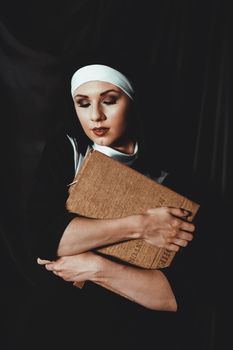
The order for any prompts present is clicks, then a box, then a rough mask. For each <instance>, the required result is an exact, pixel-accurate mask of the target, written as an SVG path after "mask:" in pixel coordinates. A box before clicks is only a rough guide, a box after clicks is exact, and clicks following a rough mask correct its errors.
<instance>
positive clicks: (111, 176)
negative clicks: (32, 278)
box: [66, 150, 199, 286]
mask: <svg viewBox="0 0 233 350" xmlns="http://www.w3.org/2000/svg"><path fill="white" fill-rule="evenodd" d="M162 206H171V207H177V208H184V209H186V210H188V211H190V213H191V214H190V216H189V217H188V221H190V222H191V221H192V220H193V218H194V216H195V215H196V213H197V211H198V209H199V204H197V203H195V202H194V201H192V200H190V199H188V198H186V197H184V196H183V195H181V194H179V193H176V192H175V191H173V190H171V189H170V188H168V187H166V186H164V185H162V184H158V183H156V182H155V181H154V180H152V179H150V178H149V177H147V176H145V175H143V174H141V173H139V172H138V171H136V170H134V169H132V168H130V167H128V166H126V165H124V164H122V163H120V162H119V161H117V160H114V159H113V158H110V157H108V156H106V155H104V154H102V153H100V152H99V151H95V150H91V151H90V152H89V153H88V154H87V156H86V157H85V159H84V161H83V164H82V166H81V168H80V170H79V172H78V173H77V175H76V177H75V179H74V181H73V182H72V184H71V186H70V188H69V197H68V199H67V203H66V207H67V210H68V211H70V212H73V213H77V214H79V215H81V216H85V217H89V218H99V219H105V218H119V217H123V216H128V215H133V214H141V213H144V212H145V211H146V210H147V209H149V208H155V207H162ZM97 252H99V253H101V254H104V255H106V256H108V257H114V258H116V259H119V260H120V261H124V262H127V263H129V264H132V265H136V266H140V267H142V268H146V269H157V268H164V267H168V266H169V265H170V264H171V262H172V260H173V258H174V255H175V253H174V252H171V251H169V250H167V249H163V248H158V247H156V246H154V245H151V244H149V243H147V242H145V241H144V240H141V239H135V240H129V241H124V242H120V243H114V244H111V245H109V246H104V247H100V248H98V249H97ZM80 286H81V285H80Z"/></svg>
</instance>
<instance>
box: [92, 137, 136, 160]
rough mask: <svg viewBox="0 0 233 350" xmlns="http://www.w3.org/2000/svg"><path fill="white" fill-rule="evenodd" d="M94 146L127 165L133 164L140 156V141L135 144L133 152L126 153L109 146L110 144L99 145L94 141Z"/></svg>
mask: <svg viewBox="0 0 233 350" xmlns="http://www.w3.org/2000/svg"><path fill="white" fill-rule="evenodd" d="M92 148H93V149H95V150H96V151H99V152H101V153H103V154H105V155H106V156H109V157H111V158H114V159H116V160H118V161H120V162H121V163H123V164H126V165H131V164H133V162H134V161H135V160H136V159H137V157H138V143H137V142H136V143H135V146H134V152H133V153H131V154H126V153H123V152H120V151H118V150H116V149H114V148H111V147H108V146H101V145H97V144H96V143H94V144H93V145H92Z"/></svg>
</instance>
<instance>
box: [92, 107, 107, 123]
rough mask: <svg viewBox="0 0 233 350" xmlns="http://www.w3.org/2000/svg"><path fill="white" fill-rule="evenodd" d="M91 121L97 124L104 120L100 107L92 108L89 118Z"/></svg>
mask: <svg viewBox="0 0 233 350" xmlns="http://www.w3.org/2000/svg"><path fill="white" fill-rule="evenodd" d="M90 119H91V121H93V122H98V121H103V120H105V119H107V118H106V116H105V114H104V112H103V111H102V109H101V107H100V106H93V108H92V110H91V117H90Z"/></svg>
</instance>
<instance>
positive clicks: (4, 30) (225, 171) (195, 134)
mask: <svg viewBox="0 0 233 350" xmlns="http://www.w3.org/2000/svg"><path fill="white" fill-rule="evenodd" d="M230 3H231V2H230V1H220V0H213V1H207V0H204V1H191V0H186V1H185V0H183V1H181V0H178V1H171V0H163V1H162V0H161V1H143V2H135V1H94V2H92V1H84V0H83V1H69V2H60V3H57V2H55V1H49V2H43V1H40V2H32V1H25V0H24V1H19V2H16V1H2V2H1V5H0V16H1V21H0V42H1V46H0V67H1V69H0V83H1V85H0V86H1V139H0V142H1V144H0V146H1V148H0V149H1V154H0V156H1V183H0V184H1V227H0V232H1V247H0V252H1V281H2V282H1V293H2V294H1V310H2V312H1V319H2V321H3V327H2V329H1V338H2V343H4V342H6V343H7V342H8V344H9V349H11V348H13V347H12V345H11V344H13V343H12V339H14V337H15V338H16V339H21V340H22V341H23V339H24V337H25V336H26V334H27V326H26V325H27V320H28V318H30V312H32V311H31V310H32V309H33V307H32V305H35V304H36V301H35V300H34V294H33V292H32V290H33V288H34V274H35V267H34V266H33V264H31V261H30V258H29V257H28V246H27V241H26V239H25V236H24V230H25V229H24V225H25V207H26V203H27V198H28V195H29V193H30V188H31V185H32V181H33V175H34V171H35V168H36V166H37V163H38V161H39V159H40V155H41V151H42V150H43V147H44V144H45V142H46V139H47V138H48V137H49V135H50V133H51V132H52V131H53V130H54V128H55V126H56V125H58V124H59V123H60V122H62V121H63V120H64V119H65V118H66V115H67V110H69V108H70V105H71V98H70V95H69V90H68V89H69V78H70V75H71V74H72V72H73V71H74V70H75V69H76V68H77V67H78V66H80V65H82V64H87V63H89V62H92V63H93V61H94V60H98V61H103V63H107V64H108V63H109V64H111V63H114V64H115V65H117V66H119V67H120V68H121V69H123V71H124V70H125V71H126V72H127V73H128V74H129V75H130V76H132V78H133V79H135V84H136V85H137V87H138V91H139V94H141V100H142V103H141V104H142V108H143V110H144V111H145V120H144V123H145V130H146V137H147V142H148V144H149V146H150V149H151V150H152V151H153V152H155V153H156V154H157V156H158V157H160V161H162V162H164V163H165V164H169V166H171V167H172V168H178V167H179V168H182V167H183V168H184V169H185V168H186V167H191V168H192V169H193V170H194V171H195V172H196V174H197V175H198V176H199V177H201V178H202V184H201V185H203V184H206V185H208V186H210V188H211V189H212V191H213V193H214V194H216V198H217V197H218V198H220V199H218V200H220V201H222V203H221V204H222V208H223V211H225V212H226V213H227V212H228V210H230V208H232V195H233V191H232V189H233V185H232V184H233V182H232V175H233V173H232V166H231V163H232V160H231V159H232V151H233V148H232V139H233V137H232V136H233V135H232V134H233V128H232V124H233V119H232V101H233V99H232V81H233V80H232V63H231V62H232V61H233V60H232V59H233V55H232V21H231V13H232V12H231V6H230V5H231V4H230ZM157 126H159V127H158V128H157ZM213 219H214V218H213ZM231 234H232V232H231V230H230V229H228V228H226V223H223V230H222V232H219V231H217V230H216V232H211V236H210V242H209V247H208V249H212V248H213V249H216V246H217V248H218V249H219V260H218V261H217V262H216V261H212V262H211V268H212V269H213V270H214V269H216V288H217V290H218V293H217V294H216V295H217V297H216V298H215V299H214V302H211V303H210V305H207V306H205V307H203V305H200V308H199V310H197V313H196V318H197V319H196V324H198V325H199V328H198V330H197V337H198V339H199V344H200V346H199V349H206V350H218V349H221V350H222V349H226V348H227V345H226V344H227V342H229V341H230V332H229V324H228V322H227V321H226V316H227V314H228V313H230V309H229V307H230V303H229V299H230V293H229V279H230V277H229V270H230V269H228V266H229V255H228V254H229V253H228V247H230V239H231ZM213 242H215V243H213ZM213 244H215V247H213ZM207 258H208V251H207ZM219 264H220V265H219ZM223 273H224V275H223V276H224V277H222V276H221V278H220V276H219V274H221V275H222V274H223ZM211 299H212V298H211ZM37 307H38V306H37ZM28 315H29V316H28ZM24 321H25V323H24ZM19 324H20V325H21V327H20V330H19V328H18V325H19ZM24 324H25V326H24ZM19 333H20V335H19ZM10 339H11V340H10ZM4 349H6V347H4Z"/></svg>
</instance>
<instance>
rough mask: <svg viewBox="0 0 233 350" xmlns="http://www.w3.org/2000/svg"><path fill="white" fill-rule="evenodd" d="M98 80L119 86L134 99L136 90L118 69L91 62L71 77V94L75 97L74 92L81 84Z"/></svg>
mask: <svg viewBox="0 0 233 350" xmlns="http://www.w3.org/2000/svg"><path fill="white" fill-rule="evenodd" d="M96 80H99V81H106V82H108V83H111V84H114V85H116V86H118V87H119V88H120V89H121V90H123V91H124V92H125V93H126V94H127V95H128V96H129V97H130V98H131V99H133V94H134V90H133V87H132V85H131V83H130V82H129V80H128V79H127V78H126V77H125V76H124V75H123V74H122V73H120V72H119V71H117V70H116V69H113V68H111V67H108V66H105V65H102V64H91V65H88V66H85V67H82V68H80V69H78V70H77V71H76V72H75V73H74V75H73V76H72V79H71V95H72V96H73V97H74V92H75V90H76V89H77V88H78V87H79V86H80V85H82V84H84V83H87V82H88V81H96Z"/></svg>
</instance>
